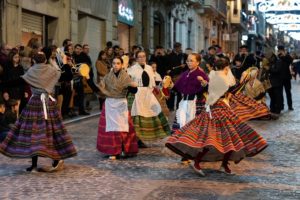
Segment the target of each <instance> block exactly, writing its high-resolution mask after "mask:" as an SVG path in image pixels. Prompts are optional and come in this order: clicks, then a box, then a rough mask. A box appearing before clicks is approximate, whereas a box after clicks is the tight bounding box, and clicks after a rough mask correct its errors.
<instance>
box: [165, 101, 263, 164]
mask: <svg viewBox="0 0 300 200" xmlns="http://www.w3.org/2000/svg"><path fill="white" fill-rule="evenodd" d="M210 114H211V117H210ZM166 146H167V147H168V148H169V149H171V150H172V151H174V152H175V153H177V154H179V155H181V156H182V157H186V158H189V159H194V158H195V157H196V156H197V155H198V153H200V152H202V151H203V148H208V149H209V151H208V153H207V154H206V155H205V156H204V157H203V161H219V160H222V159H223V157H224V154H225V153H227V152H229V151H233V153H232V154H231V157H230V160H233V161H237V162H238V161H240V160H242V159H243V158H244V157H247V156H248V157H249V156H254V155H256V154H257V153H259V152H261V151H262V150H263V149H265V148H266V147H267V142H266V140H265V139H264V138H263V137H261V136H260V135H259V134H258V133H257V132H256V131H254V130H253V129H252V128H251V127H250V126H249V125H247V124H246V123H244V122H242V121H241V120H240V119H239V117H238V116H237V115H236V114H235V113H234V112H232V111H231V110H230V108H229V107H228V106H227V105H226V104H225V103H224V102H223V101H218V102H217V103H216V104H214V105H213V106H211V112H210V113H208V112H206V111H205V110H202V111H201V113H200V114H199V115H197V116H196V118H195V119H194V120H192V121H191V122H189V123H188V124H186V125H185V126H184V127H182V128H181V129H179V130H177V131H176V132H175V133H174V134H173V135H172V136H170V137H169V138H168V141H167V143H166Z"/></svg>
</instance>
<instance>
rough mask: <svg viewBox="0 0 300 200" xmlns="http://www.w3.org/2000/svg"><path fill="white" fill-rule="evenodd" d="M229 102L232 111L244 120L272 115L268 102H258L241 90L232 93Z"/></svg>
mask: <svg viewBox="0 0 300 200" xmlns="http://www.w3.org/2000/svg"><path fill="white" fill-rule="evenodd" d="M229 103H230V107H231V109H232V111H233V112H234V113H235V114H237V115H238V116H239V118H240V119H241V120H242V121H243V122H246V121H248V120H250V119H257V118H260V117H266V116H268V115H270V111H269V108H268V106H267V105H266V104H264V103H260V102H257V101H255V99H252V98H250V97H248V96H246V95H244V94H243V93H241V92H239V93H236V94H235V95H232V97H231V99H230V102H229Z"/></svg>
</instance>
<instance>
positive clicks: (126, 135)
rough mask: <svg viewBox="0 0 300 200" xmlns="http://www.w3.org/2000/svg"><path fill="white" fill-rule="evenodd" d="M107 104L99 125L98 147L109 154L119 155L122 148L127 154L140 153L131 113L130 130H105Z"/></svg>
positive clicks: (103, 108) (103, 109)
mask: <svg viewBox="0 0 300 200" xmlns="http://www.w3.org/2000/svg"><path fill="white" fill-rule="evenodd" d="M105 127H106V120H105V106H104V105H103V107H102V112H101V115H100V120H99V126H98V137H97V149H98V150H99V151H100V152H101V153H104V154H107V155H119V154H121V153H122V150H123V151H124V153H125V154H127V155H134V154H137V153H138V145H137V137H136V134H135V131H134V127H133V123H132V119H131V117H130V114H129V132H118V131H110V132H106V131H105Z"/></svg>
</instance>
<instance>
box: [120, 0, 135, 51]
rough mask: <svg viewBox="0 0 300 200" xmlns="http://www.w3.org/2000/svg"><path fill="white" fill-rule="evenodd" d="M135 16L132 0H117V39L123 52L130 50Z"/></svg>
mask: <svg viewBox="0 0 300 200" xmlns="http://www.w3.org/2000/svg"><path fill="white" fill-rule="evenodd" d="M134 21H135V16H134V8H133V2H132V0H119V1H118V41H119V45H120V47H121V48H123V49H124V51H125V52H129V51H130V46H131V45H133V43H134V41H132V40H133V38H134V35H133V34H134V31H133V30H132V29H133V26H134Z"/></svg>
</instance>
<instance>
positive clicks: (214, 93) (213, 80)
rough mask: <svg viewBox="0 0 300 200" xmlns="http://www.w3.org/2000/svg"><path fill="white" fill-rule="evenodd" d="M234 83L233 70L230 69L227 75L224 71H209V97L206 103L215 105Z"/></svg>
mask: <svg viewBox="0 0 300 200" xmlns="http://www.w3.org/2000/svg"><path fill="white" fill-rule="evenodd" d="M234 85H235V78H234V76H233V75H232V73H231V70H229V71H228V74H227V75H225V74H224V72H223V71H214V70H212V71H211V72H210V73H209V85H208V97H207V102H206V103H207V104H208V105H213V104H214V103H216V102H217V101H218V100H219V99H220V97H222V96H223V95H224V94H225V93H226V92H227V90H228V89H229V87H231V86H234Z"/></svg>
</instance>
